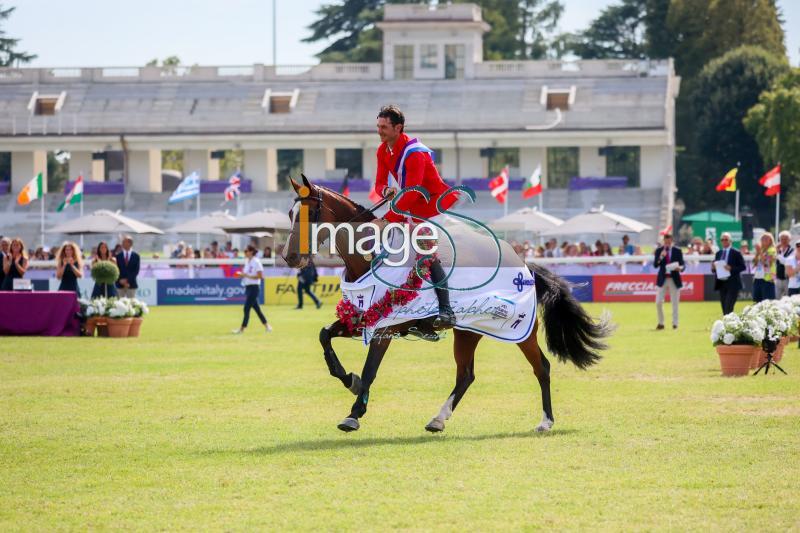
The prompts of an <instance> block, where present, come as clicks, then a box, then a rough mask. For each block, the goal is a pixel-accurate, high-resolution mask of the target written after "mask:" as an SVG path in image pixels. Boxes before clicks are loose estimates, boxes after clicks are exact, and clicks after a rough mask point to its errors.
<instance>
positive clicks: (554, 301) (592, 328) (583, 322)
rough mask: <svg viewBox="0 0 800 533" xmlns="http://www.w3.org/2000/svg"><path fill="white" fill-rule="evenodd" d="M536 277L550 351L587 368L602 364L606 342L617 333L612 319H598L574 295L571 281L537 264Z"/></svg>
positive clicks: (538, 297)
mask: <svg viewBox="0 0 800 533" xmlns="http://www.w3.org/2000/svg"><path fill="white" fill-rule="evenodd" d="M531 271H532V272H533V274H534V276H535V277H536V299H537V300H538V302H539V304H540V305H541V309H542V322H543V323H544V329H545V334H546V335H547V349H548V350H550V352H551V353H553V354H555V355H556V357H558V360H559V361H561V362H562V363H563V362H566V361H567V360H569V361H572V362H573V363H574V364H575V366H577V367H578V368H581V369H586V368H588V367H590V366H591V365H594V364H596V363H597V362H598V361H600V358H601V356H600V354H599V353H598V352H599V351H601V350H605V349H606V348H607V346H606V344H605V342H604V339H605V338H606V337H608V336H609V335H610V334H611V332H612V331H613V330H614V328H613V326H612V325H611V324H610V323H609V320H608V317H606V316H604V317H602V318H601V319H600V320H594V319H592V317H590V316H589V314H588V313H586V311H585V310H584V309H583V307H581V304H580V302H578V300H576V299H575V297H574V296H572V291H570V286H569V283H568V282H567V281H565V280H564V279H562V278H561V277H559V276H557V275H555V274H553V273H552V272H550V271H549V270H547V269H546V268H544V267H542V266H539V265H533V268H531Z"/></svg>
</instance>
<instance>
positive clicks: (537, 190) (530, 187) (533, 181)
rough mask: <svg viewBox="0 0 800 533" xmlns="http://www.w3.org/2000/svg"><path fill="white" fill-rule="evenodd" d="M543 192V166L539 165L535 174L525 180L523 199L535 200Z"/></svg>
mask: <svg viewBox="0 0 800 533" xmlns="http://www.w3.org/2000/svg"><path fill="white" fill-rule="evenodd" d="M541 192H542V165H537V166H536V169H534V171H533V174H531V176H530V177H529V178H528V179H527V180H525V186H524V188H523V190H522V197H523V198H533V197H534V196H536V195H537V194H541Z"/></svg>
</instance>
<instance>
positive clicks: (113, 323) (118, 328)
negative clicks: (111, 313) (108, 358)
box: [108, 317, 133, 338]
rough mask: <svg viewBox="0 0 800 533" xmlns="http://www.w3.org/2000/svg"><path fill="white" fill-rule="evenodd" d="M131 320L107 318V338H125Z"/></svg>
mask: <svg viewBox="0 0 800 533" xmlns="http://www.w3.org/2000/svg"><path fill="white" fill-rule="evenodd" d="M132 321H133V319H132V318H130V317H129V318H109V319H108V336H109V337H114V338H121V337H127V336H128V332H129V331H130V329H131V322H132Z"/></svg>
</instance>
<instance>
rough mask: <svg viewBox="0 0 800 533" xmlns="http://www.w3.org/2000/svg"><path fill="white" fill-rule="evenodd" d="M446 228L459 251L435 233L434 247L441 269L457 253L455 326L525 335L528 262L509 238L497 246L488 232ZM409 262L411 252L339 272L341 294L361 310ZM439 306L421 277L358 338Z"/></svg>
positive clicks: (532, 300) (531, 306)
mask: <svg viewBox="0 0 800 533" xmlns="http://www.w3.org/2000/svg"><path fill="white" fill-rule="evenodd" d="M446 229H447V231H448V232H449V233H450V235H451V236H452V237H453V240H454V242H455V250H456V251H457V252H458V253H457V254H454V253H453V247H452V246H451V244H450V242H449V240H448V239H447V238H446V237H442V238H440V239H439V250H438V252H437V253H438V255H439V259H440V261H441V262H442V267H443V268H444V271H445V273H447V272H449V271H450V269H451V266H452V265H453V257H454V256H455V258H456V260H455V268H454V269H453V271H452V274H451V276H450V278H449V279H448V281H447V284H448V288H449V292H450V305H451V307H452V308H453V311H454V313H455V315H456V329H463V330H469V331H474V332H476V333H480V334H482V335H487V336H490V337H493V338H495V339H497V340H500V341H504V342H514V343H516V342H520V341H522V340H524V339H526V338H527V337H528V336H529V335H530V332H531V330H532V328H533V324H534V320H535V318H536V288H535V285H534V284H535V281H534V277H533V274H532V273H531V272H530V271H529V270H528V267H527V266H526V265H525V264H524V262H523V261H522V260H521V259H520V258H519V257H518V256H517V255H516V254H515V253H514V251H513V249H512V248H511V246H510V245H509V244H508V243H505V242H503V241H500V250H499V252H498V248H497V245H496V243H495V242H494V240H493V239H492V238H491V237H488V236H486V235H481V234H480V233H477V232H476V231H474V230H472V229H470V228H468V227H449V226H448V227H446ZM498 259H499V261H498ZM498 262H499V266H498ZM413 264H414V258H411V259H409V261H408V262H407V263H406V264H403V265H400V266H394V267H393V266H388V265H380V266H378V267H377V268H376V269H375V270H374V271H370V272H367V273H366V274H364V275H363V276H361V278H359V279H357V280H355V281H352V282H348V281H346V280H345V279H344V274H343V275H342V281H341V288H342V297H343V298H344V299H345V300H349V301H350V302H352V304H353V305H354V306H355V307H356V308H358V309H359V310H360V311H362V312H363V311H365V310H367V309H368V308H369V307H370V306H371V305H372V304H373V303H375V302H377V301H379V300H380V299H381V298H382V297H383V296H384V295H385V294H386V292H387V291H388V290H389V289H390V288H391V287H390V284H391V285H394V286H400V285H402V284H403V283H405V281H406V279H407V277H408V273H409V272H410V269H411V268H412V266H413ZM438 311H439V304H438V298H437V296H436V292H435V291H434V290H433V288H432V287H431V285H430V284H429V283H427V282H423V287H422V289H421V290H420V291H419V294H418V296H417V297H416V298H415V299H414V300H412V301H411V302H409V303H407V304H405V305H402V306H399V305H396V306H395V307H394V308H393V309H392V311H391V313H390V314H389V316H387V317H385V318H383V319H381V320H380V321H378V323H377V324H375V325H374V326H373V327H370V328H365V329H364V332H363V341H364V343H365V344H368V343H369V342H370V340H371V339H372V338H373V336H374V335H375V330H377V329H379V328H384V327H387V326H392V325H396V324H402V323H404V322H409V321H411V320H417V319H420V318H425V317H429V316H434V315H436V314H438Z"/></svg>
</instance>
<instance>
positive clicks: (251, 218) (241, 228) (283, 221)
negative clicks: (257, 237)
mask: <svg viewBox="0 0 800 533" xmlns="http://www.w3.org/2000/svg"><path fill="white" fill-rule="evenodd" d="M220 227H221V229H222V230H223V231H225V233H247V234H253V233H256V232H259V233H260V232H265V231H275V230H288V229H289V228H290V225H289V216H288V215H287V214H286V213H283V212H281V211H278V210H277V209H263V210H261V211H256V212H255V213H250V214H249V215H245V216H243V217H241V218H238V219H236V220H235V221H233V222H229V223H226V224H223V225H222V226H220Z"/></svg>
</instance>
